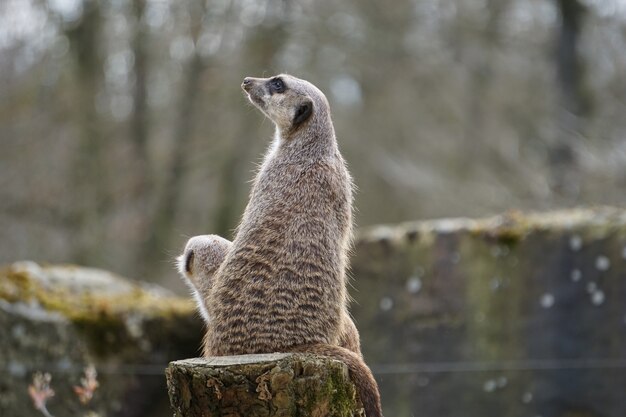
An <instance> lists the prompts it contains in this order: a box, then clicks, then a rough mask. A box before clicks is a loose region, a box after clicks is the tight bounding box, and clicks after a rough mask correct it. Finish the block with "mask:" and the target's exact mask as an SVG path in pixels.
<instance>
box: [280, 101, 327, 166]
mask: <svg viewBox="0 0 626 417" xmlns="http://www.w3.org/2000/svg"><path fill="white" fill-rule="evenodd" d="M329 119H330V117H329V116H328V115H327V114H324V113H322V114H319V115H316V117H314V119H313V120H310V121H309V123H308V124H307V125H306V126H302V127H301V128H300V129H298V130H296V131H295V132H284V131H281V130H280V129H279V128H278V127H277V128H276V134H275V139H274V140H275V145H274V147H275V150H276V152H278V153H280V154H283V155H284V156H286V157H288V158H289V159H290V160H292V161H294V162H295V161H297V160H312V159H323V158H327V157H332V156H335V155H337V154H338V153H339V149H338V147H337V140H336V138H335V130H334V129H333V125H332V122H330V120H329Z"/></svg>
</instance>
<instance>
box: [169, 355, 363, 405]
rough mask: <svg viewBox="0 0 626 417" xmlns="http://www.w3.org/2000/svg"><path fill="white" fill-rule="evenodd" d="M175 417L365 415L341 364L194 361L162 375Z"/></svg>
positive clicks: (293, 359)
mask: <svg viewBox="0 0 626 417" xmlns="http://www.w3.org/2000/svg"><path fill="white" fill-rule="evenodd" d="M166 375H167V385H168V391H169V395H170V401H171V403H172V408H173V409H174V412H175V414H174V415H175V416H176V417H201V416H202V417H209V416H210V417H218V416H229V417H239V416H241V417H244V416H245V417H261V416H263V417H286V416H294V417H296V416H302V417H304V416H312V417H348V416H354V417H356V416H361V417H363V416H364V415H365V414H364V412H363V407H362V405H361V403H360V401H359V400H358V397H357V396H356V391H355V387H354V385H353V384H352V382H351V381H350V377H349V375H348V369H347V367H346V365H345V364H344V363H342V362H340V361H337V360H333V359H330V358H326V357H323V356H315V355H305V354H287V353H274V354H267V355H242V356H224V357H213V358H195V359H186V360H181V361H176V362H171V363H170V365H169V367H168V368H167V371H166Z"/></svg>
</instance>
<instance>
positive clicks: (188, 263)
mask: <svg viewBox="0 0 626 417" xmlns="http://www.w3.org/2000/svg"><path fill="white" fill-rule="evenodd" d="M193 258H194V253H193V251H189V253H188V254H187V259H185V272H187V273H188V274H191V265H192V263H193Z"/></svg>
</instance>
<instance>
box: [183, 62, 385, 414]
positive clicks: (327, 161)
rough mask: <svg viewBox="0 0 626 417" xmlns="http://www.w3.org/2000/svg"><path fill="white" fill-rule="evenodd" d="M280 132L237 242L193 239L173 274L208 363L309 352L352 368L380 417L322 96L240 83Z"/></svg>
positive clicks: (272, 82)
mask: <svg viewBox="0 0 626 417" xmlns="http://www.w3.org/2000/svg"><path fill="white" fill-rule="evenodd" d="M242 88H243V89H244V90H245V91H246V93H247V95H248V98H249V99H250V101H251V102H252V104H254V105H255V106H256V107H257V108H259V109H260V110H261V111H262V112H263V113H264V114H265V115H266V116H267V117H268V118H269V119H270V120H272V121H273V122H274V124H275V125H276V133H275V137H274V141H273V143H272V145H271V147H270V149H269V150H268V152H267V154H266V155H265V158H264V161H263V163H262V165H261V168H260V170H259V172H258V173H257V176H256V178H255V180H254V183H253V186H252V191H251V194H250V201H249V203H248V205H247V207H246V209H245V212H244V215H243V219H242V221H241V223H240V225H239V227H238V229H237V233H236V236H235V239H234V240H233V242H232V243H231V242H229V241H227V240H225V239H223V238H221V237H219V236H215V235H205V236H198V237H195V238H192V239H190V241H189V242H188V243H187V247H186V248H185V251H184V253H183V255H181V256H180V257H179V269H180V272H181V274H182V275H183V276H184V277H185V278H186V279H187V282H188V283H189V284H190V286H191V288H192V289H193V290H194V292H195V294H196V298H197V299H198V303H199V308H200V311H201V312H202V315H203V317H204V319H205V320H206V322H207V332H206V335H205V338H204V354H205V355H206V356H222V355H240V354H249V353H268V352H311V353H318V354H322V355H327V356H331V357H334V358H337V359H340V360H342V361H343V362H345V363H346V364H347V365H348V368H349V370H350V375H351V377H352V379H353V381H354V382H355V385H356V387H357V390H358V393H359V396H360V398H361V401H362V402H363V405H364V407H365V411H366V414H367V417H380V416H382V412H381V407H380V396H379V393H378V387H377V385H376V382H375V380H374V378H373V376H372V374H371V372H370V370H369V368H368V367H367V365H366V364H365V362H363V359H362V356H361V351H360V345H359V336H358V332H357V330H356V327H355V326H354V323H353V321H352V320H351V318H350V316H349V313H348V309H347V301H348V296H347V290H346V272H345V271H346V268H347V252H348V248H349V246H350V243H351V239H352V180H351V178H350V175H349V173H348V170H347V168H346V164H345V161H344V160H343V158H342V156H341V154H340V153H339V149H338V146H337V141H336V138H335V132H334V128H333V124H332V121H331V117H330V108H329V105H328V101H327V100H326V97H325V96H324V94H323V93H322V92H321V91H320V90H319V89H317V87H315V86H314V85H312V84H311V83H309V82H307V81H304V80H300V79H297V78H295V77H292V76H289V75H284V74H283V75H279V76H276V77H271V78H265V79H264V78H245V79H244V82H243V84H242Z"/></svg>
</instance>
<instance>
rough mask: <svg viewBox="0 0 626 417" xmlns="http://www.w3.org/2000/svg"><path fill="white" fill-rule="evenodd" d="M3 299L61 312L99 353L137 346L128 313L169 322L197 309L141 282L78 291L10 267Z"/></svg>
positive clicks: (1, 287)
mask: <svg viewBox="0 0 626 417" xmlns="http://www.w3.org/2000/svg"><path fill="white" fill-rule="evenodd" d="M0 299H4V300H7V301H9V302H11V303H16V302H25V303H30V302H32V301H36V302H37V303H39V304H40V305H41V306H42V307H43V308H44V309H45V310H47V311H50V312H56V313H60V314H61V315H62V316H64V317H66V318H67V319H69V320H70V321H71V322H73V323H74V325H75V327H76V329H78V330H79V331H80V332H81V333H82V334H84V335H85V339H86V341H87V343H88V344H89V346H90V348H91V349H92V350H93V352H94V353H95V354H97V355H103V354H105V353H106V352H112V351H117V350H118V349H116V347H119V346H129V347H130V348H132V347H133V346H135V343H128V342H132V340H131V339H132V336H131V335H130V334H129V331H128V328H127V324H126V321H127V319H128V317H129V316H132V315H135V314H136V315H138V316H140V317H141V318H142V320H150V319H152V318H159V319H160V322H161V323H163V322H165V323H167V322H169V321H172V320H174V319H176V318H181V317H191V316H193V315H194V311H195V306H194V305H193V303H192V302H191V301H190V300H186V299H181V298H177V297H163V296H156V295H153V294H151V293H149V292H147V291H144V290H143V289H142V288H140V287H139V286H135V287H134V288H132V289H131V290H130V291H127V292H123V293H119V294H107V293H104V294H103V293H101V292H98V291H97V290H94V291H89V289H88V288H87V289H85V290H81V291H78V292H77V291H72V290H71V289H70V288H67V287H65V286H63V285H45V283H42V282H41V281H39V280H38V279H35V278H33V277H31V276H30V275H29V274H28V272H25V271H22V270H18V269H15V268H11V267H8V268H5V269H3V270H0ZM133 349H134V348H133Z"/></svg>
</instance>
